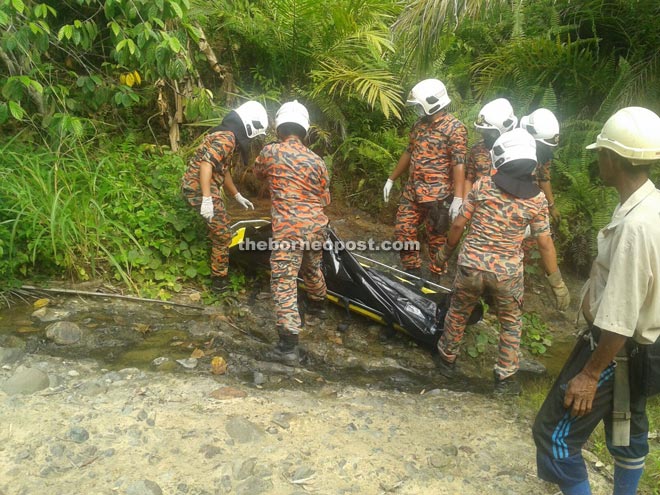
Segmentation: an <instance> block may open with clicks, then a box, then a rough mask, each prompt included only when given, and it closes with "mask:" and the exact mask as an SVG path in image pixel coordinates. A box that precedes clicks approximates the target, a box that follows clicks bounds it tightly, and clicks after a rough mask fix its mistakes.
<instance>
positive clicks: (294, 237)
mask: <svg viewBox="0 0 660 495" xmlns="http://www.w3.org/2000/svg"><path fill="white" fill-rule="evenodd" d="M275 125H276V127H277V135H278V139H279V141H278V142H276V143H272V144H269V145H266V146H265V147H264V148H263V149H262V151H261V154H260V155H259V157H258V158H257V160H256V162H255V166H254V172H255V175H256V176H257V178H260V179H265V180H266V181H267V182H268V189H269V191H270V197H271V201H272V208H271V216H272V222H273V241H274V246H273V250H272V252H271V257H270V266H271V292H272V294H273V299H274V301H275V307H276V318H277V333H278V337H279V341H278V343H277V345H276V346H275V348H274V350H273V352H272V353H271V356H270V357H271V358H273V359H276V360H278V361H282V362H284V363H285V364H291V365H293V364H296V363H297V362H298V361H299V360H300V353H299V349H298V342H299V334H300V331H301V329H302V321H301V318H300V313H299V312H298V282H297V277H298V272H300V274H301V277H302V279H303V282H304V284H305V289H306V292H307V307H308V310H307V313H308V314H310V313H311V314H316V315H318V316H320V317H323V316H324V312H325V309H324V307H325V301H326V299H325V297H326V285H325V279H324V277H323V272H322V271H321V262H322V250H323V243H324V241H325V230H326V227H327V225H328V217H327V216H326V215H325V213H324V211H323V208H324V207H326V206H327V205H329V204H330V190H329V182H330V181H329V178H328V171H327V169H326V166H325V163H324V162H323V160H322V159H321V158H320V157H319V156H318V155H316V154H315V153H314V152H313V151H311V150H310V149H309V148H307V147H306V146H305V144H304V143H303V141H304V139H305V137H306V136H307V131H308V130H309V113H308V112H307V109H306V108H305V107H304V106H303V105H301V104H300V103H298V102H297V101H291V102H287V103H284V104H283V105H282V106H281V107H280V109H279V110H278V112H277V116H276V118H275Z"/></svg>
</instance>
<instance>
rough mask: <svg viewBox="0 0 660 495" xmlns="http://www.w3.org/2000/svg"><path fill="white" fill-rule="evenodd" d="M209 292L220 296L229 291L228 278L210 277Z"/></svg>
mask: <svg viewBox="0 0 660 495" xmlns="http://www.w3.org/2000/svg"><path fill="white" fill-rule="evenodd" d="M211 290H212V291H213V292H215V293H216V294H222V293H224V292H226V291H227V290H229V277H217V276H213V277H211Z"/></svg>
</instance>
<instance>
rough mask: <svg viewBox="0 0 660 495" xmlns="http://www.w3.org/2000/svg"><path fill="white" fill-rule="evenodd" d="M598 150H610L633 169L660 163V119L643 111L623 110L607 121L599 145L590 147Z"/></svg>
mask: <svg viewBox="0 0 660 495" xmlns="http://www.w3.org/2000/svg"><path fill="white" fill-rule="evenodd" d="M596 148H607V149H610V150H612V151H614V152H615V153H616V154H617V155H620V156H622V157H624V158H627V159H629V160H630V162H631V163H632V164H633V165H644V164H645V163H648V162H650V161H653V160H660V117H658V115H657V114H655V113H654V112H652V111H651V110H648V109H646V108H642V107H627V108H623V109H621V110H619V111H618V112H616V113H615V114H614V115H612V116H611V117H610V118H609V119H607V122H605V125H604V126H603V130H602V131H600V134H599V135H598V137H597V138H596V142H595V143H593V144H590V145H589V146H587V149H588V150H593V149H596Z"/></svg>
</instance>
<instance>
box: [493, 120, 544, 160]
mask: <svg viewBox="0 0 660 495" xmlns="http://www.w3.org/2000/svg"><path fill="white" fill-rule="evenodd" d="M490 157H491V158H492V160H493V167H495V169H496V170H497V169H499V168H500V167H502V166H503V165H506V164H507V163H509V162H512V161H514V160H532V161H533V162H534V164H535V165H536V163H537V162H536V141H535V140H534V137H533V136H532V135H531V134H530V133H529V132H527V131H526V130H525V129H520V128H518V129H513V130H511V131H509V132H507V133H505V134H502V135H501V136H500V137H499V138H497V140H496V141H495V144H493V149H492V150H490Z"/></svg>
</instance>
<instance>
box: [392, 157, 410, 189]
mask: <svg viewBox="0 0 660 495" xmlns="http://www.w3.org/2000/svg"><path fill="white" fill-rule="evenodd" d="M408 167H410V152H409V151H408V150H406V151H404V152H403V153H402V154H401V157H400V158H399V162H398V163H397V164H396V167H394V170H393V171H392V173H391V174H390V176H389V177H388V178H389V180H391V181H392V182H394V181H395V180H397V179H398V178H399V177H401V175H403V173H404V172H405V171H406V170H408Z"/></svg>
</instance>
